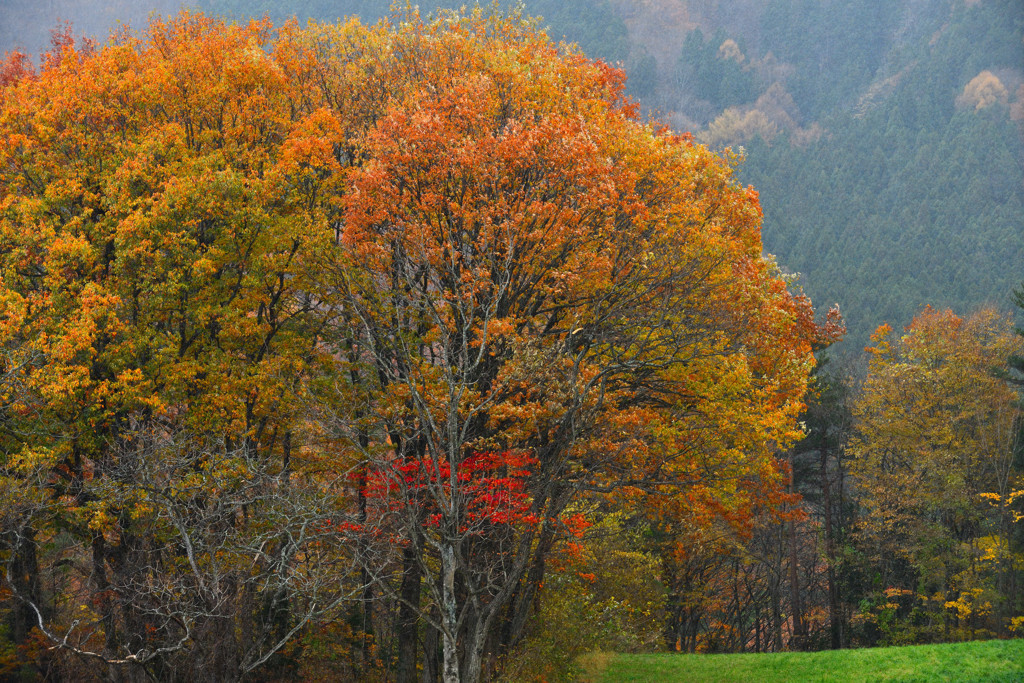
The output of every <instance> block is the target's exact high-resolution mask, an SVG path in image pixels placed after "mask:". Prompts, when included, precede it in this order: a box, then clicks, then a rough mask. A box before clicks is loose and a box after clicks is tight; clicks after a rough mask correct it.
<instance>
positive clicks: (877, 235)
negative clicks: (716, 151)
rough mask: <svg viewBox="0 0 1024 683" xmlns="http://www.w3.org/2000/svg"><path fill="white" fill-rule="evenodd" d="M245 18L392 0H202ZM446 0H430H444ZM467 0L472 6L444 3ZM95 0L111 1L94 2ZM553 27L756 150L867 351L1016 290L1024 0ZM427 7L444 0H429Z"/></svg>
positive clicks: (789, 220)
mask: <svg viewBox="0 0 1024 683" xmlns="http://www.w3.org/2000/svg"><path fill="white" fill-rule="evenodd" d="M195 4H196V5H197V6H198V8H199V9H202V10H204V11H207V12H211V13H216V14H225V15H228V16H233V17H236V18H243V17H247V16H259V15H263V14H265V13H266V14H268V15H270V16H271V18H273V19H274V20H275V21H278V22H279V21H283V20H284V19H286V18H288V17H290V16H297V17H298V18H299V19H300V20H304V19H306V18H313V19H318V20H334V19H336V18H339V17H343V16H349V15H359V16H360V17H362V18H363V19H364V20H367V21H369V20H373V19H376V18H378V17H381V16H383V15H385V14H387V13H388V11H389V6H390V2H389V1H388V0H315V1H313V2H301V3H299V2H291V3H290V2H270V1H269V0H253V1H248V0H202V1H201V2H198V3H195ZM428 4H429V3H428ZM442 4H447V5H449V6H454V5H457V4H458V3H442ZM93 5H95V7H94V6H93ZM525 8H526V11H527V12H528V13H530V14H533V15H538V16H542V17H543V23H544V25H546V26H547V27H548V32H549V34H550V35H551V36H552V37H555V38H559V37H564V38H565V39H566V40H568V41H571V42H575V43H577V44H578V45H579V46H580V47H581V48H582V49H583V50H584V51H585V52H586V54H587V55H589V56H592V57H598V58H601V59H604V60H607V61H608V62H611V63H619V64H621V65H623V66H624V67H625V69H626V72H627V74H628V76H629V85H628V89H629V92H630V93H631V94H632V95H633V96H634V97H636V98H637V99H638V100H639V101H640V102H641V104H642V105H643V106H644V107H645V108H646V109H647V110H649V111H651V112H654V113H655V114H656V115H657V116H660V117H662V118H664V119H666V120H667V121H669V122H670V123H671V124H672V125H673V127H675V128H676V129H678V130H689V131H692V132H694V133H695V134H696V135H697V136H698V138H700V139H701V140H703V141H705V142H707V143H708V144H709V145H711V146H713V147H716V148H718V147H724V146H731V147H733V149H736V150H738V149H739V148H742V149H743V150H744V153H745V157H746V161H745V163H744V164H743V180H744V181H745V182H749V183H751V184H753V185H754V187H755V188H756V189H757V190H758V191H759V192H760V193H761V199H762V203H763V207H764V211H765V223H764V245H765V249H766V251H768V252H770V253H772V254H774V255H775V256H776V257H777V258H778V261H779V264H780V265H781V266H782V268H783V269H784V270H786V271H788V272H792V273H799V274H800V277H799V282H800V283H801V285H802V286H803V287H804V288H805V290H806V291H807V293H808V294H809V295H810V296H811V298H812V299H813V300H814V301H815V302H816V304H817V305H818V307H819V308H820V309H821V310H825V308H827V306H828V305H830V304H831V303H833V302H838V303H839V304H840V307H841V309H842V311H843V313H844V316H845V318H846V320H847V324H848V327H849V330H850V334H849V335H848V337H847V341H846V342H844V344H842V345H841V346H840V348H839V349H838V350H839V351H840V352H842V351H844V350H845V351H852V352H857V351H859V349H860V348H862V347H863V346H864V345H865V344H866V342H867V338H868V335H869V334H870V333H871V331H873V330H874V328H875V327H877V326H878V325H879V324H881V323H882V322H884V321H888V322H890V323H891V324H893V325H896V326H897V327H902V326H903V325H905V324H907V323H908V322H909V321H910V319H911V318H912V317H913V316H914V314H915V313H917V312H918V311H919V310H920V308H921V306H923V305H924V304H926V303H928V304H931V305H934V306H937V307H951V308H953V309H954V310H958V311H966V310H970V309H972V308H975V307H977V306H979V305H984V304H992V305H996V306H998V307H1001V308H1004V309H1005V308H1006V307H1007V306H1008V301H1009V295H1010V291H1011V289H1012V288H1013V286H1014V285H1015V284H1016V283H1017V282H1019V280H1020V278H1021V267H1020V264H1022V263H1024V225H1022V223H1021V221H1020V216H1021V215H1024V211H1022V209H1024V207H1022V201H1024V136H1022V132H1021V131H1022V126H1024V6H1022V5H1021V4H1020V3H1019V2H1017V1H1016V0H982V1H977V0H971V1H966V2H965V1H964V0H941V1H939V2H920V1H918V0H901V1H899V2H878V1H877V0H852V1H847V0H843V1H839V0H826V1H824V2H818V1H813V2H812V1H810V0H786V1H784V2H772V3H767V2H763V1H761V0H720V1H715V2H709V1H705V2H697V1H693V0H646V1H644V2H634V1H632V0H630V1H628V2H627V1H618V2H616V1H613V0H572V1H561V0H529V1H528V2H526V3H525ZM175 9H176V3H174V2H171V1H169V0H161V1H150V2H148V3H89V2H69V1H66V0H65V1H63V2H62V1H61V0H50V1H49V2H16V1H14V0H4V1H3V2H0V12H2V14H3V15H4V19H5V20H4V21H3V22H2V23H0V50H10V49H15V48H20V49H24V50H26V51H28V52H30V53H36V52H39V51H41V50H42V49H44V47H45V45H46V43H47V40H48V37H49V30H50V29H52V27H53V26H54V25H55V24H56V23H57V22H58V21H69V22H71V23H72V25H73V27H74V28H75V30H76V31H77V32H80V33H84V34H87V35H88V34H91V35H96V36H103V35H105V34H106V33H107V32H108V31H109V29H110V28H111V27H112V26H114V25H115V24H116V22H117V21H118V20H120V21H123V22H125V23H128V24H130V25H131V24H134V25H141V24H142V23H143V21H144V19H145V17H146V16H147V15H148V14H149V13H150V12H157V13H161V12H162V13H168V12H173V11H174V10H175ZM423 9H428V8H427V6H426V5H424V6H423Z"/></svg>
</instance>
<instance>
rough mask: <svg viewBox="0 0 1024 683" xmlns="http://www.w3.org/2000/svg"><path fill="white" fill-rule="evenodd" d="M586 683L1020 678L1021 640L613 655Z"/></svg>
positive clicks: (590, 660)
mask: <svg viewBox="0 0 1024 683" xmlns="http://www.w3.org/2000/svg"><path fill="white" fill-rule="evenodd" d="M583 665H584V668H585V670H586V672H587V674H586V678H584V680H586V681H590V682H592V683H641V682H643V683H648V682H650V683H655V682H657V683H660V682H661V681H669V682H671V681H679V682H683V681H743V682H744V683H746V682H748V681H751V682H753V681H756V682H758V683H761V682H765V683H767V682H770V681H836V682H837V683H838V682H839V681H842V682H844V683H845V682H846V681H958V682H959V681H1008V682H1009V681H1024V640H989V641H984V642H974V643H952V644H947V645H918V646H914V647H887V648H869V649H861V650H838V651H830V652H779V653H773V654H743V655H674V654H660V655H617V654H606V653H597V654H593V655H590V656H589V657H587V658H586V659H585V660H584V662H583Z"/></svg>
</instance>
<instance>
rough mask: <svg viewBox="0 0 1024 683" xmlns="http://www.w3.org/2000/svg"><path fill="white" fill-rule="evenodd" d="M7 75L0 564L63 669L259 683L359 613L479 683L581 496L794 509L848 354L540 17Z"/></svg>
mask: <svg viewBox="0 0 1024 683" xmlns="http://www.w3.org/2000/svg"><path fill="white" fill-rule="evenodd" d="M12 64H13V62H12ZM18 66H19V69H14V68H13V67H12V68H11V69H8V70H7V71H9V72H10V73H11V74H13V75H12V76H11V78H10V79H7V81H5V85H4V87H3V89H2V90H0V105H2V109H0V126H2V130H3V135H4V136H5V138H6V139H7V140H8V141H9V143H10V144H8V145H6V146H5V147H4V149H3V150H0V187H2V188H3V199H2V203H0V277H2V283H0V284H2V297H3V298H2V300H3V301H4V313H3V318H2V321H0V323H2V326H0V334H2V335H3V336H2V338H0V341H2V343H3V348H4V353H5V355H4V357H3V358H4V360H3V363H4V365H3V367H2V369H3V372H4V376H3V379H4V385H3V386H4V394H3V396H2V398H3V401H4V402H3V404H0V407H2V409H3V413H2V416H3V418H4V424H3V428H4V430H5V432H4V435H3V438H4V439H5V441H4V449H5V450H4V461H3V463H2V464H3V467H4V470H3V474H4V480H3V481H4V490H3V493H4V495H5V496H7V498H8V499H9V500H10V501H11V504H10V505H9V506H8V507H7V513H6V515H5V517H4V522H5V530H6V534H7V535H6V536H5V540H6V542H7V545H6V546H5V553H6V555H5V557H6V559H7V564H8V568H9V571H8V583H9V586H10V588H11V589H12V590H13V591H14V592H15V593H16V595H17V596H18V597H19V599H20V604H23V605H28V606H29V607H30V610H31V613H32V616H34V618H35V621H36V622H37V623H38V626H39V627H40V628H42V629H43V630H44V632H45V633H46V634H47V635H48V636H49V637H50V638H51V639H52V640H54V641H56V642H57V644H58V645H60V646H62V647H64V648H67V649H71V650H73V651H75V652H78V653H80V654H82V655H83V656H91V657H95V658H99V659H101V660H103V661H105V662H107V663H108V664H109V665H112V666H115V667H118V666H119V667H121V668H119V669H115V670H116V671H122V670H126V671H129V672H131V671H135V672H136V673H135V674H132V675H141V674H140V672H141V671H142V670H143V669H144V670H145V671H146V672H147V673H148V674H149V675H156V676H164V677H166V676H171V675H172V672H173V675H180V676H185V677H189V676H192V677H201V676H214V677H216V678H218V679H220V680H226V679H231V678H239V677H242V676H245V675H246V674H247V673H248V672H250V671H253V670H255V668H256V667H258V666H262V665H264V664H265V663H267V662H268V661H271V660H270V658H271V655H272V654H273V653H274V652H276V651H277V650H279V649H280V648H281V647H282V645H283V644H284V643H285V642H286V641H287V640H288V639H289V638H290V637H292V636H293V635H294V634H296V633H298V632H300V631H301V630H302V629H303V627H304V626H305V625H306V624H307V623H308V622H309V621H310V620H314V619H321V620H322V619H326V618H327V615H328V612H327V610H328V608H330V607H333V606H335V605H337V604H338V603H339V602H340V601H341V600H343V599H344V598H345V597H346V596H347V595H348V594H349V592H350V591H351V594H352V595H358V596H359V597H360V598H361V600H362V603H363V605H364V609H363V612H364V613H363V617H362V628H363V629H364V630H372V629H373V628H375V627H376V626H375V624H378V625H379V621H380V618H379V616H375V615H374V610H373V609H371V608H370V606H371V604H372V603H374V602H375V601H381V604H383V605H388V606H391V609H393V610H394V613H395V614H394V623H395V624H396V626H395V629H396V632H397V633H398V638H397V639H398V641H399V645H398V648H397V663H396V667H397V673H398V677H399V678H400V679H402V680H412V679H413V678H414V677H415V676H416V660H417V658H418V657H421V656H422V661H423V666H424V669H425V670H426V671H427V675H428V676H434V675H436V676H438V677H440V678H443V679H444V680H446V681H456V680H467V681H475V680H479V679H480V677H481V676H482V675H483V673H484V671H485V668H486V667H488V666H493V665H495V663H496V661H497V658H498V656H499V655H501V654H502V653H503V652H507V651H508V648H509V647H511V646H513V645H514V644H515V643H516V642H517V641H518V640H519V639H520V638H521V636H522V633H523V630H524V626H525V624H526V622H527V620H528V618H529V616H530V615H531V612H532V610H533V609H534V606H535V605H536V602H537V593H538V590H539V589H540V586H541V585H542V583H543V580H544V575H545V567H546V563H547V560H548V558H549V556H550V554H551V553H552V552H553V551H554V550H555V549H556V548H557V547H558V545H559V543H561V542H563V541H565V540H566V539H571V538H573V537H574V536H577V535H579V534H580V533H581V531H582V529H583V528H584V527H585V526H586V523H587V520H586V519H585V518H584V516H583V515H581V514H580V510H581V509H582V507H581V506H582V505H583V504H584V503H585V502H587V501H590V502H592V503H595V504H597V503H600V504H601V505H604V506H608V505H625V506H634V507H636V508H637V509H643V510H647V511H650V512H651V513H652V514H657V515H660V516H661V518H663V519H664V520H668V521H667V522H666V524H668V525H669V526H672V524H676V526H682V525H683V522H684V521H685V519H686V518H687V517H692V516H694V515H703V516H704V517H705V518H709V517H713V516H714V515H716V514H732V515H733V517H734V518H735V519H736V520H741V518H742V511H744V510H748V509H750V508H752V507H753V505H754V501H753V498H754V497H755V496H756V495H757V494H758V492H762V491H781V488H780V487H781V482H782V481H783V477H784V475H783V472H782V470H781V469H780V466H779V464H778V462H777V461H776V459H775V454H776V453H777V452H778V450H779V449H781V448H784V447H786V446H787V445H788V444H790V443H791V442H792V441H793V440H794V439H795V438H796V437H797V436H799V430H798V428H797V423H796V419H797V416H798V414H799V411H800V410H801V408H802V403H801V400H802V397H803V394H804V392H805V389H806V384H807V377H808V373H809V371H810V369H811V367H812V365H813V357H812V355H811V351H812V347H813V345H814V344H816V343H819V342H821V341H823V340H825V339H827V338H828V337H829V334H830V332H829V331H828V330H826V329H821V328H819V327H818V326H816V325H815V323H814V319H813V311H812V309H811V306H810V302H809V301H808V300H807V299H806V298H804V297H802V296H798V295H794V294H792V293H790V291H788V289H787V284H786V281H785V279H784V278H783V276H782V275H781V273H780V272H779V271H778V270H777V268H776V267H775V266H774V264H773V262H772V261H771V260H767V259H765V258H763V257H762V253H761V241H760V219H761V212H760V208H759V205H758V198H757V194H756V192H754V191H753V190H752V189H751V188H744V187H741V186H740V185H739V184H738V183H737V182H736V181H735V179H734V178H733V161H734V160H733V159H731V158H723V157H720V156H716V155H714V154H712V153H710V152H709V151H708V150H707V149H706V148H704V147H703V146H700V145H696V144H694V143H693V141H692V139H691V138H690V137H689V136H687V135H682V136H680V135H676V134H673V133H671V132H670V131H667V130H665V129H663V128H661V127H659V126H657V125H653V124H650V123H648V122H645V121H643V120H642V119H640V118H639V116H638V114H637V110H636V108H635V107H634V106H633V105H632V104H631V103H630V102H628V101H627V100H626V99H624V97H623V94H622V89H623V80H624V79H623V75H622V73H621V72H619V71H617V70H615V69H612V68H609V67H608V66H606V65H604V64H602V63H600V62H593V61H590V60H588V59H586V58H585V57H583V56H582V55H580V54H578V53H576V52H575V51H573V50H572V49H570V48H566V47H564V46H556V45H554V44H552V43H551V42H550V41H549V40H548V39H547V38H546V37H545V36H543V35H542V34H539V33H537V32H536V30H535V28H534V24H533V23H531V22H530V21H527V20H525V19H524V18H523V17H521V16H519V15H510V16H502V15H494V14H488V13H486V12H482V11H479V10H477V11H474V12H472V13H470V14H468V15H467V14H459V13H455V14H443V15H441V16H440V17H439V18H437V19H433V20H424V19H422V18H421V17H420V16H419V15H418V14H416V13H409V14H406V15H404V16H402V17H400V19H399V21H397V22H396V23H395V24H391V23H387V22H383V23H381V24H378V25H376V26H373V27H365V26H362V25H360V24H359V23H358V22H350V23H347V24H342V25H326V26H319V25H311V26H309V27H307V28H300V27H298V26H297V25H295V24H289V25H286V26H285V27H283V28H282V29H280V30H279V31H278V32H277V33H276V34H275V32H274V31H273V30H272V29H271V27H270V26H268V25H267V24H265V23H254V24H250V25H249V26H241V27H240V26H226V25H224V24H222V23H220V22H218V21H215V20H211V19H208V18H205V17H203V16H195V15H188V14H184V15H181V16H179V17H178V18H176V19H174V20H171V21H168V22H164V21H154V22H153V23H152V24H151V25H150V27H149V29H148V32H147V34H146V35H145V37H144V38H142V39H133V38H129V37H126V36H120V37H117V38H115V39H114V40H112V41H111V43H110V44H109V45H107V46H106V47H103V48H102V49H97V50H76V49H75V47H74V44H73V43H72V42H70V41H67V40H64V41H59V44H58V45H57V47H56V48H55V51H54V52H53V53H52V54H51V55H50V56H49V57H48V58H47V60H46V61H45V62H44V64H43V65H42V66H41V68H40V69H39V71H38V73H36V72H33V71H32V70H30V69H27V68H22V67H23V66H24V65H23V63H22V62H21V61H19V62H18ZM5 73H6V72H5ZM671 520H677V521H676V522H672V521H671ZM739 523H741V522H739ZM58 538H59V539H60V542H59V543H58V544H57V545H56V546H54V545H53V544H52V542H53V541H55V539H58ZM46 544H49V545H46ZM55 547H56V548H57V549H56V550H55V549H54V548H55ZM353 562H354V563H356V564H358V567H359V571H357V572H351V571H349V567H350V563H353ZM69 567H70V568H73V571H69V570H68V568H69ZM38 575H45V576H47V577H50V578H54V579H56V580H59V581H60V582H62V586H64V589H65V590H66V591H67V592H68V595H69V596H70V597H69V600H68V601H63V600H58V599H57V596H54V595H47V594H45V592H44V591H42V589H41V588H40V587H39V586H38V585H37V584H35V583H33V582H32V580H31V577H33V576H38ZM181 576H184V577H185V578H184V579H182V578H180V577H181ZM139 577H145V578H144V579H140V578H139ZM332 581H333V583H332ZM332 586H333V587H332ZM379 611H380V610H377V612H378V613H379ZM421 636H422V642H421V641H420V638H421ZM365 643H366V641H364V656H369V655H368V654H365V653H368V652H369V651H370V648H369V647H367V646H366V645H365ZM214 645H215V646H214ZM279 663H280V662H279ZM282 665H283V664H282Z"/></svg>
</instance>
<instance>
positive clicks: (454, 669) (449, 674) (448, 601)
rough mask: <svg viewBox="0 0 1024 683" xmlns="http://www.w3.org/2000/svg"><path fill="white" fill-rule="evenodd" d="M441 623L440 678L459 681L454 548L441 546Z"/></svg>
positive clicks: (452, 682) (446, 545)
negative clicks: (441, 660) (441, 659)
mask: <svg viewBox="0 0 1024 683" xmlns="http://www.w3.org/2000/svg"><path fill="white" fill-rule="evenodd" d="M441 624H442V625H443V627H444V629H443V633H442V636H443V643H442V647H443V652H444V659H443V664H442V668H441V680H443V681H444V683H459V642H458V637H459V624H458V606H457V604H456V599H455V548H453V547H452V546H451V545H449V544H447V543H445V544H443V545H442V546H441Z"/></svg>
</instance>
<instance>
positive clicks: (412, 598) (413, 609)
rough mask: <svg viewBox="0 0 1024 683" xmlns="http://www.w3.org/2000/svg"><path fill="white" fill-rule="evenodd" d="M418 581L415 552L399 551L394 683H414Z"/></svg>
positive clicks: (417, 624) (417, 633) (418, 601)
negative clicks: (400, 581)
mask: <svg viewBox="0 0 1024 683" xmlns="http://www.w3.org/2000/svg"><path fill="white" fill-rule="evenodd" d="M421 580H422V570H421V569H420V564H419V562H418V561H417V558H416V550H415V549H413V548H406V549H405V550H403V551H402V587H401V588H400V590H399V596H400V598H401V602H400V604H399V607H398V634H397V635H398V666H397V672H396V673H397V676H396V680H397V681H398V683H416V650H417V648H416V646H417V640H418V637H419V619H418V618H417V615H418V614H419V612H420V607H419V605H420V582H421ZM368 608H369V606H367V609H368ZM364 642H365V638H364ZM364 656H365V655H364Z"/></svg>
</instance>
